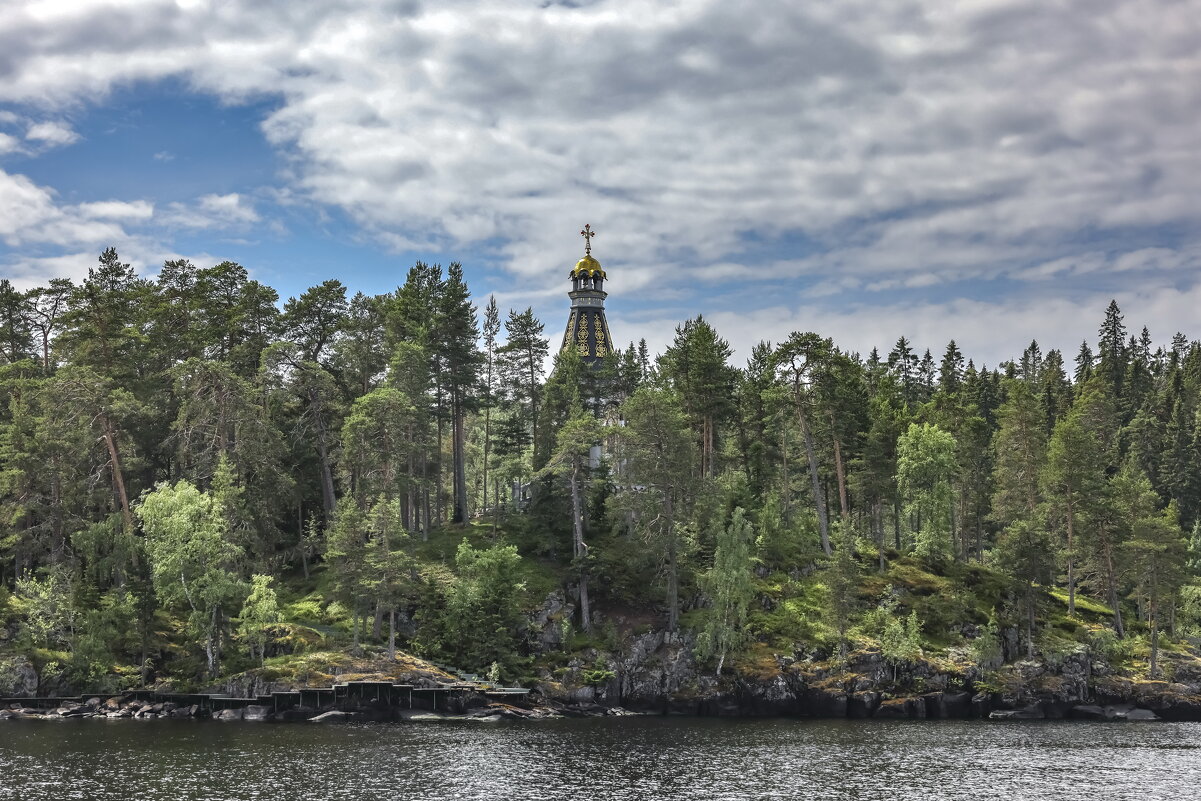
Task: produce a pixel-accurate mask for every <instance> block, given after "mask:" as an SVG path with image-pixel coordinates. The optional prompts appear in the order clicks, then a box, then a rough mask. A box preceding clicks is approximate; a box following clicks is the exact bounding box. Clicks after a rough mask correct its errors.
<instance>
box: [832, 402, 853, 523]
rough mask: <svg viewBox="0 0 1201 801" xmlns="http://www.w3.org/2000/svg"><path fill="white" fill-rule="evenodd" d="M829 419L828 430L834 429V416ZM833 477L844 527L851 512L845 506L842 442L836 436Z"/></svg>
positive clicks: (845, 485)
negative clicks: (835, 479)
mask: <svg viewBox="0 0 1201 801" xmlns="http://www.w3.org/2000/svg"><path fill="white" fill-rule="evenodd" d="M829 417H830V428H831V429H834V414H833V413H831V414H830V415H829ZM834 476H835V478H837V480H838V511H839V516H840V517H841V518H842V522H843V526H844V527H845V526H846V522H847V518H848V517H849V516H850V514H851V511H850V507H849V506H848V505H847V474H846V469H845V468H844V467H843V464H842V442H840V441H839V439H838V435H837V434H835V435H834Z"/></svg>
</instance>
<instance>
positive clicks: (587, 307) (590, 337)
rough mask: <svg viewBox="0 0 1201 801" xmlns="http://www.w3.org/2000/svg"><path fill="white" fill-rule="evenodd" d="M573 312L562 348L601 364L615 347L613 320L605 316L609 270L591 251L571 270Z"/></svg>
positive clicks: (592, 365)
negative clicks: (605, 269)
mask: <svg viewBox="0 0 1201 801" xmlns="http://www.w3.org/2000/svg"><path fill="white" fill-rule="evenodd" d="M569 277H570V278H571V291H570V292H568V293H567V296H568V297H570V298H571V316H569V317H568V318H567V329H566V330H565V331H564V332H563V346H562V348H561V350H564V351H565V350H567V349H569V348H571V349H574V350H575V352H576V353H578V354H579V355H580V358H581V359H583V360H584V363H585V364H587V365H588V366H589V367H592V368H596V367H599V366H600V363H601V360H602V359H604V358H605V356H607V355H608V354H609V352H610V351H612V349H613V337H612V336H610V335H609V323H608V321H607V320H606V319H605V298H607V297H608V296H609V294H608V293H607V292H605V290H604V286H605V278H606V277H607V276H606V275H605V271H604V270H603V269H602V268H601V266H600V262H598V261H597V260H596V259H594V258H592V256H591V254H589V255H585V256H584V258H582V259H580V260H579V261H578V262H576V265H575V268H574V269H573V270H572V271H571V273H570V274H569Z"/></svg>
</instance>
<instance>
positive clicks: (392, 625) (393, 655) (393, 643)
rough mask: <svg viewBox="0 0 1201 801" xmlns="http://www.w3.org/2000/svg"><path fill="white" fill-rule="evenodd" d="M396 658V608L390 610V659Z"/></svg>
mask: <svg viewBox="0 0 1201 801" xmlns="http://www.w3.org/2000/svg"><path fill="white" fill-rule="evenodd" d="M395 659H396V610H395V609H389V610H388V661H389V662H391V661H394V660H395Z"/></svg>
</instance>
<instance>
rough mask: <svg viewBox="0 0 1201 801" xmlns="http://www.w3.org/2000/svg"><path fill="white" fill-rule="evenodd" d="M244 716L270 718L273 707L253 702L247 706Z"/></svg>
mask: <svg viewBox="0 0 1201 801" xmlns="http://www.w3.org/2000/svg"><path fill="white" fill-rule="evenodd" d="M242 717H243V719H244V720H270V719H271V707H269V706H263V705H261V704H251V705H250V706H248V707H246V709H245V710H244V714H243V716H242Z"/></svg>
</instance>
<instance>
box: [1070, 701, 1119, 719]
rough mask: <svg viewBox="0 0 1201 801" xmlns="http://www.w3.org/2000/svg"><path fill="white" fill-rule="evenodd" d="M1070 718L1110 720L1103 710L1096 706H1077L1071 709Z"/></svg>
mask: <svg viewBox="0 0 1201 801" xmlns="http://www.w3.org/2000/svg"><path fill="white" fill-rule="evenodd" d="M1070 714H1071V717H1073V718H1075V719H1076V720H1110V719H1111V718H1109V717H1107V716H1106V715H1105V710H1104V709H1103V708H1102V707H1099V706H1097V705H1096V704H1077V705H1076V706H1074V707H1072V709H1071V712H1070Z"/></svg>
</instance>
